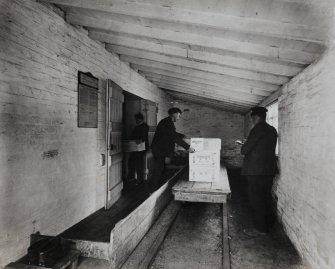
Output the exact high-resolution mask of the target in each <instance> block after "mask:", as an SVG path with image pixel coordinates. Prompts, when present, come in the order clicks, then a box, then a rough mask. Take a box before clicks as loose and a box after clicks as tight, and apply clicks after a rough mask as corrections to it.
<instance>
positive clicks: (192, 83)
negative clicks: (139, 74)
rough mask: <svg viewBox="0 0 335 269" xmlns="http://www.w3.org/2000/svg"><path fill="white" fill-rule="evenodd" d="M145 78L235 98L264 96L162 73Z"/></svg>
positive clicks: (259, 97) (255, 98)
mask: <svg viewBox="0 0 335 269" xmlns="http://www.w3.org/2000/svg"><path fill="white" fill-rule="evenodd" d="M146 78H147V79H148V80H150V81H155V82H157V81H159V82H169V83H174V84H176V85H177V84H178V85H183V86H188V87H191V88H195V89H198V90H201V91H206V92H207V93H214V94H222V95H224V96H227V97H231V98H237V99H240V100H245V101H251V100H256V101H261V100H263V99H264V98H265V97H264V96H259V95H255V94H250V93H241V92H236V91H232V90H228V89H225V88H223V87H222V86H221V87H218V86H213V85H208V84H204V83H199V82H195V81H189V80H185V79H180V78H175V77H169V76H162V75H157V74H147V75H146Z"/></svg>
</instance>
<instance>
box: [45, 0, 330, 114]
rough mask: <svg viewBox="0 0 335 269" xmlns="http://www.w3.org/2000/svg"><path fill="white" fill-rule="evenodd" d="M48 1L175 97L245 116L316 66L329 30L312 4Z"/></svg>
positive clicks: (284, 0)
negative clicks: (299, 74) (251, 109)
mask: <svg viewBox="0 0 335 269" xmlns="http://www.w3.org/2000/svg"><path fill="white" fill-rule="evenodd" d="M321 1H322V0H321ZM42 2H49V3H52V4H56V5H57V6H58V7H60V8H61V9H62V10H63V11H64V12H65V14H66V20H67V21H68V22H69V23H71V24H74V25H80V26H83V27H85V28H87V29H88V31H89V36H90V37H91V38H93V39H95V40H98V41H101V42H104V43H105V44H106V48H107V50H109V51H112V52H114V53H117V54H119V55H120V59H121V60H123V61H125V62H129V63H130V64H131V66H132V67H133V68H134V69H135V70H137V71H138V72H139V73H140V74H142V75H143V76H145V77H146V78H147V79H148V80H150V81H151V82H153V83H154V84H156V85H157V86H158V87H160V88H162V89H164V90H165V91H166V92H167V93H169V94H171V95H172V96H173V97H176V98H180V99H184V100H188V101H191V102H195V103H201V104H204V105H209V106H215V107H217V108H221V109H224V110H230V111H235V112H239V113H244V112H246V111H247V110H248V109H249V108H250V107H252V106H254V105H257V104H259V103H260V102H261V101H262V100H264V99H265V98H266V97H268V96H270V95H271V94H272V93H274V92H275V91H277V90H278V89H279V88H280V87H281V85H283V84H284V83H286V82H287V81H289V80H290V79H291V78H292V77H294V76H295V75H297V74H298V73H299V72H301V70H303V69H304V68H306V67H307V66H308V65H309V64H310V63H312V62H313V61H315V60H316V59H317V58H318V57H319V56H320V55H321V53H322V52H323V50H324V49H325V45H324V44H325V41H326V37H327V29H328V25H326V20H325V19H324V18H323V17H324V9H322V7H321V6H322V5H320V6H316V5H315V4H314V5H313V4H311V1H310V0H306V1H301V0H296V1H294V0H220V1H218V0H206V1H205V0H95V1H92V0H43V1H42ZM325 7H326V6H323V8H325Z"/></svg>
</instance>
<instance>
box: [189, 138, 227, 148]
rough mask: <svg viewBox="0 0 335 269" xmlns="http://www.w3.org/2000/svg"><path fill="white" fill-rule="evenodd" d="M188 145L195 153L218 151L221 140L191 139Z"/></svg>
mask: <svg viewBox="0 0 335 269" xmlns="http://www.w3.org/2000/svg"><path fill="white" fill-rule="evenodd" d="M190 145H191V147H192V148H194V149H195V151H212V150H216V151H220V149H221V139H220V138H194V137H192V138H191V142H190Z"/></svg>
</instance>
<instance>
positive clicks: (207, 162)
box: [189, 151, 220, 167]
mask: <svg viewBox="0 0 335 269" xmlns="http://www.w3.org/2000/svg"><path fill="white" fill-rule="evenodd" d="M189 165H190V167H194V166H195V167H199V166H210V167H213V166H218V167H220V152H219V151H201V152H195V153H191V154H189Z"/></svg>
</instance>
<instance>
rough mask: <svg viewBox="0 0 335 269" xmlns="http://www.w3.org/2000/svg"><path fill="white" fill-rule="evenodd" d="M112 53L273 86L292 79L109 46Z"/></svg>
mask: <svg viewBox="0 0 335 269" xmlns="http://www.w3.org/2000/svg"><path fill="white" fill-rule="evenodd" d="M109 49H110V50H111V51H112V52H115V53H117V54H121V55H127V56H133V57H138V58H142V59H148V60H152V61H157V62H163V63H168V64H173V65H180V66H184V67H188V68H193V69H198V70H202V71H206V72H212V73H217V74H225V75H229V76H234V77H238V78H244V79H250V80H257V81H263V82H267V83H271V84H277V85H282V84H284V83H286V82H287V81H289V79H290V78H288V77H286V76H278V75H272V74H268V73H261V72H254V71H250V70H244V69H237V68H231V67H226V66H221V65H216V64H212V63H204V62H198V61H194V60H190V59H183V58H179V57H173V56H167V55H162V54H158V53H153V52H146V51H141V50H136V49H130V48H126V47H120V46H112V45H111V46H109Z"/></svg>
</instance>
